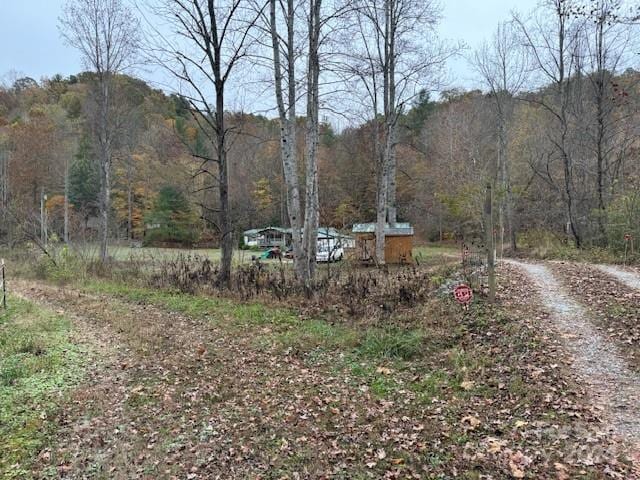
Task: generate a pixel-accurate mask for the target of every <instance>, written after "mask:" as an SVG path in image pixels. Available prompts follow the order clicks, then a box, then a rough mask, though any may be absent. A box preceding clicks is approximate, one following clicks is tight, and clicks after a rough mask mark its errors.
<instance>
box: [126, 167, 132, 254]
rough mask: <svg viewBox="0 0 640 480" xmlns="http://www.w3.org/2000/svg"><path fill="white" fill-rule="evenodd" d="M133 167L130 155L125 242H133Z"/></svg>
mask: <svg viewBox="0 0 640 480" xmlns="http://www.w3.org/2000/svg"><path fill="white" fill-rule="evenodd" d="M132 184H133V165H132V158H131V155H129V156H128V160H127V240H128V241H132V240H133V186H132Z"/></svg>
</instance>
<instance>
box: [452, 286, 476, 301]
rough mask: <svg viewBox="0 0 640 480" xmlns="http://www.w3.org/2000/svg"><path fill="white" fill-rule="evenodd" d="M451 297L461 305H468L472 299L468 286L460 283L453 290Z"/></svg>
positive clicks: (471, 292) (471, 291)
mask: <svg viewBox="0 0 640 480" xmlns="http://www.w3.org/2000/svg"><path fill="white" fill-rule="evenodd" d="M453 297H454V298H455V299H456V301H457V302H458V303H461V304H462V305H468V304H469V303H470V302H471V299H472V298H473V290H471V288H469V286H467V285H465V284H464V283H462V284H460V285H458V286H457V287H456V288H454V289H453Z"/></svg>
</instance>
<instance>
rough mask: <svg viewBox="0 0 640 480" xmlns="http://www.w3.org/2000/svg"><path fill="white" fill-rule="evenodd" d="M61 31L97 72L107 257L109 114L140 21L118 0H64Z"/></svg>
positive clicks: (136, 41) (102, 236)
mask: <svg viewBox="0 0 640 480" xmlns="http://www.w3.org/2000/svg"><path fill="white" fill-rule="evenodd" d="M60 27H61V31H62V35H63V36H64V38H65V39H66V40H67V42H68V43H69V44H70V45H72V46H73V47H75V48H77V49H78V50H79V51H80V54H81V55H82V59H83V61H84V62H85V64H86V65H87V68H89V69H91V70H92V71H93V72H94V73H95V75H96V92H95V99H96V103H97V108H96V111H95V118H94V124H95V137H96V141H97V144H98V159H99V164H100V199H99V212H100V219H101V222H100V259H101V261H103V262H104V261H106V260H107V258H108V251H107V246H108V240H109V213H110V209H111V163H112V155H113V143H114V141H115V137H116V128H115V125H114V121H113V118H112V111H113V80H114V76H115V75H116V74H118V73H120V72H122V71H124V70H125V69H126V68H127V67H129V66H130V65H131V62H132V61H133V59H134V58H135V55H136V53H137V50H138V47H139V22H138V20H137V19H136V18H135V16H134V15H133V14H132V12H131V10H130V9H129V8H128V7H127V6H126V5H125V3H124V2H123V1H122V0H68V2H67V4H66V6H65V9H64V13H63V16H62V17H61V18H60Z"/></svg>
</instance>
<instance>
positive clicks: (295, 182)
mask: <svg viewBox="0 0 640 480" xmlns="http://www.w3.org/2000/svg"><path fill="white" fill-rule="evenodd" d="M269 12H270V16H269V18H270V20H269V27H270V32H271V42H272V48H273V66H274V80H275V94H276V103H277V105H278V116H279V119H280V157H281V160H282V171H283V175H284V182H285V187H286V200H287V201H286V203H287V213H288V216H289V225H290V226H291V230H292V242H293V261H294V269H295V272H296V277H297V278H298V280H299V281H301V282H304V281H305V279H306V274H305V272H306V271H307V264H308V261H307V258H306V249H305V248H304V245H303V238H302V207H301V202H300V181H299V178H298V158H297V153H296V108H295V104H296V90H295V48H294V40H295V31H294V12H295V5H294V1H293V0H287V12H286V16H287V104H286V105H285V101H284V98H285V97H284V96H285V94H284V89H283V84H282V81H283V74H282V61H281V58H280V40H279V37H278V31H277V18H276V0H270V2H269Z"/></svg>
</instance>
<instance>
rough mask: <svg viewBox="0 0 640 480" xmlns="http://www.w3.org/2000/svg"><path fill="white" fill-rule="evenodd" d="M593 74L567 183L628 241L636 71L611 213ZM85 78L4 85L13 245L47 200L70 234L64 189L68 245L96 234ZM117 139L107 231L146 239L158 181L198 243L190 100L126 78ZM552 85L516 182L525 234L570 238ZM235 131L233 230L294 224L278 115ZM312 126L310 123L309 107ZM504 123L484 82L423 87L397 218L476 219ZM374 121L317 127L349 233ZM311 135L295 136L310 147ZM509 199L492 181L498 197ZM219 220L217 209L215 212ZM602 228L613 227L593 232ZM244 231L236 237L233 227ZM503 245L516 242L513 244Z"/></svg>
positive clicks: (638, 98) (6, 235)
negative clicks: (552, 131)
mask: <svg viewBox="0 0 640 480" xmlns="http://www.w3.org/2000/svg"><path fill="white" fill-rule="evenodd" d="M592 80H593V79H591V78H590V77H585V78H582V79H580V82H581V84H582V85H581V86H580V87H577V88H579V89H580V91H581V93H582V94H583V96H582V97H581V98H577V99H576V104H575V105H573V106H572V108H574V109H575V111H572V119H571V125H570V126H571V130H570V140H571V150H572V152H575V153H574V155H575V165H574V166H573V170H574V171H573V177H574V180H573V182H572V187H571V188H572V191H573V192H574V195H575V198H576V205H575V208H576V218H577V219H578V221H577V224H578V227H579V231H580V234H581V236H582V238H583V241H584V242H585V244H586V245H607V244H610V245H611V246H613V247H617V248H620V247H621V246H622V245H623V237H624V234H625V233H631V234H633V233H635V234H640V232H639V231H637V230H638V225H639V224H640V198H638V190H637V186H638V176H639V175H640V162H639V160H640V145H639V144H638V135H639V130H640V114H639V112H638V106H639V102H640V84H639V81H640V74H638V72H636V71H635V70H632V69H629V70H628V71H626V72H624V73H623V74H620V75H618V76H616V77H612V78H610V79H608V80H607V89H608V95H609V97H607V98H608V102H609V103H608V107H607V108H608V111H609V114H610V117H609V118H608V120H607V122H608V124H607V131H606V138H605V139H604V141H605V142H606V146H605V147H604V151H605V154H606V160H607V164H606V165H605V166H602V169H603V170H604V177H605V178H604V182H605V184H604V195H603V199H604V209H602V210H600V206H599V197H598V178H599V176H598V171H599V170H598V157H597V148H598V144H597V138H596V137H595V135H594V128H596V127H597V125H598V119H597V105H595V104H594V102H595V99H594V98H593V97H592V96H591V95H590V90H589V89H590V88H591V81H592ZM92 81H93V77H92V75H91V74H90V73H81V74H79V75H77V76H72V77H69V78H62V77H59V76H57V77H52V78H51V79H43V80H42V81H40V82H36V81H35V80H33V79H30V78H21V79H17V80H16V81H15V82H14V83H13V84H12V85H9V86H5V87H3V88H2V89H1V90H0V125H1V126H0V135H1V136H0V149H1V157H0V158H2V162H3V163H2V167H3V170H2V172H3V178H2V181H3V184H2V185H3V195H4V196H3V200H4V202H5V203H4V204H3V207H6V209H5V210H3V216H5V217H4V218H5V219H6V220H5V221H4V222H3V224H2V232H1V233H2V238H3V241H5V242H6V241H9V242H18V241H20V240H23V239H25V237H28V236H29V235H36V236H38V235H39V231H40V228H39V221H40V202H41V198H42V196H43V195H46V196H47V200H46V202H45V207H46V211H47V215H48V218H49V225H50V230H51V233H50V235H55V237H56V238H58V239H60V240H62V239H64V238H65V227H64V225H65V221H64V218H65V214H64V212H65V197H66V198H67V199H68V212H69V229H68V235H69V237H70V240H72V241H73V240H80V239H86V238H87V236H89V237H90V236H91V235H94V234H95V225H93V228H92V218H95V216H96V215H97V208H98V206H97V201H98V192H99V178H98V171H97V168H98V167H97V162H96V158H95V152H94V145H93V143H92V135H91V129H92V125H91V124H90V122H89V120H88V119H87V111H88V110H90V109H91V108H92V107H93V105H92V98H91V95H92ZM117 85H118V88H117V92H118V96H119V97H120V98H121V102H119V111H118V121H119V122H120V124H121V128H122V132H123V135H122V136H121V137H120V138H119V139H118V144H117V146H116V151H115V155H114V158H115V161H114V169H113V174H114V177H113V178H114V186H113V207H112V208H113V216H112V223H111V230H112V232H111V233H112V235H113V236H114V237H117V238H120V239H126V238H132V239H142V238H143V236H144V230H145V219H147V221H149V222H150V220H149V219H150V218H152V217H153V211H154V206H155V205H156V204H157V200H158V196H159V194H160V192H161V191H162V189H163V188H164V187H171V188H172V190H171V191H173V192H176V193H179V194H181V195H182V196H184V198H186V199H187V203H188V211H189V213H190V216H189V219H190V220H189V222H188V224H186V225H185V228H188V229H189V230H191V231H192V232H191V233H192V235H191V236H189V238H191V239H193V240H194V241H197V239H203V238H205V239H209V240H210V241H214V242H215V238H216V230H215V227H214V226H213V224H208V223H207V222H206V219H207V218H211V219H212V220H213V217H212V216H211V215H209V213H208V212H210V209H215V208H216V206H215V203H212V202H210V201H209V202H208V201H207V197H206V195H205V192H206V190H204V189H203V188H204V184H203V182H204V181H206V179H204V178H202V177H199V176H195V175H194V174H195V173H196V171H197V170H198V168H199V162H198V159H197V158H194V157H193V156H192V155H191V152H193V151H197V150H198V148H201V147H200V144H201V143H203V142H204V141H205V140H204V139H203V138H202V134H201V133H200V131H199V130H198V129H197V126H195V125H194V121H193V119H192V118H191V116H190V114H189V112H188V107H187V105H185V102H184V101H183V100H181V98H180V97H178V96H175V95H171V96H169V95H166V94H164V93H163V92H162V91H159V90H156V89H153V88H151V87H150V86H148V85H147V84H146V83H144V82H143V81H142V80H137V79H134V78H131V77H129V76H121V77H119V78H118V83H117ZM545 95H549V91H548V90H547V89H542V90H540V91H536V92H526V93H524V94H522V96H521V97H522V98H519V99H518V100H517V102H515V105H514V109H513V112H512V114H511V115H512V120H511V121H510V124H509V129H508V155H509V158H510V168H511V175H512V180H511V189H512V192H513V202H514V219H515V227H516V229H517V231H518V232H519V233H520V234H521V236H524V239H525V240H528V241H530V242H534V243H535V242H536V241H537V238H534V237H536V236H537V237H540V236H543V235H544V233H545V232H547V233H548V234H551V235H554V236H557V237H559V238H560V237H564V236H565V234H566V221H567V220H566V215H565V208H564V206H563V197H564V193H563V189H564V185H563V167H562V163H561V162H560V161H559V160H558V159H557V158H556V157H555V156H554V147H553V143H552V139H550V137H549V135H548V131H547V130H548V129H549V128H551V127H552V124H551V119H550V114H549V112H547V111H546V110H545V108H544V106H542V105H541V104H540V99H541V98H544V96H545ZM227 115H228V117H229V121H230V122H231V123H232V124H234V125H238V126H239V127H241V132H242V133H240V134H238V135H237V138H236V139H234V142H233V147H232V148H231V150H230V168H231V176H230V180H231V200H232V211H233V213H234V220H235V221H234V227H235V231H236V233H237V234H239V233H240V232H242V231H243V230H245V229H248V228H253V227H262V226H267V225H286V224H287V216H286V201H285V193H284V187H283V179H282V167H281V165H280V158H279V152H278V149H279V144H278V130H279V127H278V122H277V120H274V119H268V118H265V117H262V116H255V115H248V114H241V113H236V112H228V113H227ZM299 122H300V123H301V124H302V123H303V122H304V118H300V119H299ZM497 122H498V120H497V118H496V112H495V108H494V99H493V98H492V95H491V94H488V93H483V92H481V91H479V90H474V91H469V92H463V91H457V90H456V91H446V92H444V93H442V99H440V100H437V101H436V100H431V99H430V97H429V95H427V94H426V93H423V94H421V95H420V96H419V97H418V98H417V99H415V101H414V102H413V105H412V107H411V108H410V109H409V110H408V111H407V112H406V114H404V115H403V116H402V118H401V122H400V123H401V128H400V140H399V145H398V165H399V166H398V211H399V214H398V215H399V218H400V219H401V220H404V221H409V222H411V223H413V224H414V225H415V226H416V228H417V231H418V232H419V235H420V237H421V238H422V239H423V240H431V241H435V240H440V239H452V238H453V237H454V235H456V234H457V233H461V232H463V231H465V229H467V230H469V231H473V230H474V229H476V230H478V229H481V225H477V224H474V222H476V223H477V219H478V218H481V209H482V199H483V196H484V187H485V184H486V183H487V181H490V180H491V179H492V178H494V177H495V175H496V173H495V168H496V167H495V162H496V158H497V156H498V148H499V145H498V135H497V128H496V125H497ZM371 131H372V126H371V125H370V124H364V125H359V126H354V127H349V128H345V129H344V130H343V131H335V130H334V129H333V128H332V127H331V125H330V124H328V123H324V124H322V129H321V137H320V149H319V169H320V179H321V180H320V186H321V187H320V223H321V224H322V225H327V226H334V227H337V228H346V227H349V226H350V225H351V224H353V223H356V222H360V221H370V220H372V219H374V218H375V196H376V184H375V173H374V171H375V163H374V161H373V160H372V158H373V156H374V152H373V151H372V145H373V144H372V142H371V141H370V139H371V135H372V132H371ZM303 147H304V146H303V145H302V144H300V145H298V149H299V150H301V151H302V149H303ZM504 195H505V192H504V191H501V190H499V191H498V198H500V197H502V196H504ZM208 215H209V216H208ZM599 222H602V223H603V226H604V235H603V232H601V231H600V230H599ZM237 238H238V239H239V238H240V236H239V235H238V237H237ZM505 241H506V240H505Z"/></svg>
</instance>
